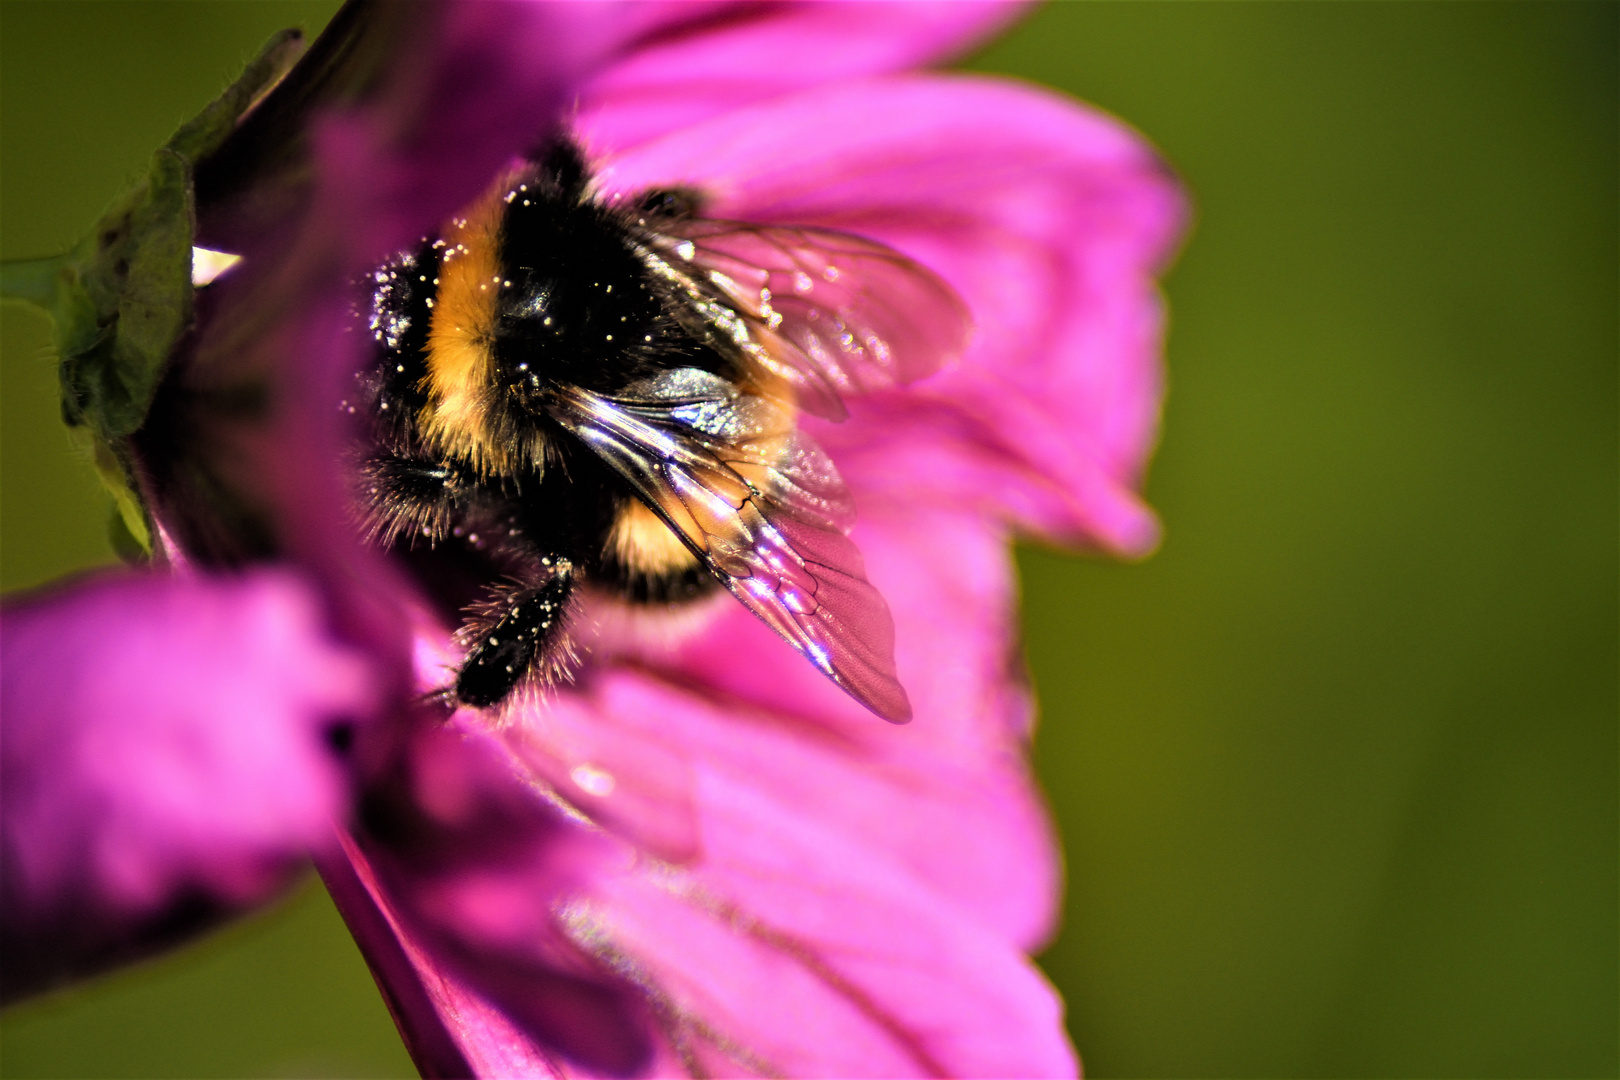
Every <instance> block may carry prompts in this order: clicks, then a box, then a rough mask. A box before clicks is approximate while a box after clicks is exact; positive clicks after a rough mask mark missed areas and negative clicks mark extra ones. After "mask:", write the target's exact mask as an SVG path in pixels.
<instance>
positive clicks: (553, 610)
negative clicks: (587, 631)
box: [455, 558, 574, 709]
mask: <svg viewBox="0 0 1620 1080" xmlns="http://www.w3.org/2000/svg"><path fill="white" fill-rule="evenodd" d="M543 563H544V575H543V577H541V578H540V579H539V580H537V581H531V582H526V583H524V584H521V585H510V586H502V587H500V588H499V589H497V590H496V593H495V595H494V596H493V597H492V598H491V599H490V600H489V601H487V602H486V603H484V604H481V605H479V608H478V610H477V611H476V612H475V617H474V618H473V619H472V620H471V621H470V622H469V623H468V624H467V625H466V626H465V627H464V628H463V629H462V631H461V633H460V635H459V637H460V638H461V641H462V644H464V645H465V646H467V649H468V652H467V659H466V662H465V663H463V664H462V665H461V670H460V671H459V672H458V673H457V674H456V685H455V696H456V700H458V701H460V702H462V703H463V704H466V705H471V706H473V707H475V708H480V709H482V708H488V707H489V706H491V705H496V704H499V703H500V702H501V701H503V700H504V699H505V698H506V696H507V695H508V694H510V693H511V692H512V691H513V689H514V688H516V687H517V685H518V684H519V683H520V682H522V681H523V680H524V679H525V678H527V677H528V676H529V674H530V672H534V673H535V674H536V675H537V676H538V677H539V678H541V679H546V678H548V677H551V676H552V675H553V674H554V671H561V670H566V667H567V661H568V659H569V657H568V655H567V654H568V653H569V649H568V647H567V644H566V640H565V637H564V629H563V627H564V621H565V616H566V615H567V612H568V601H569V599H570V597H571V596H572V595H573V591H574V568H573V564H572V563H570V562H569V561H568V560H567V559H559V558H550V559H546V560H543Z"/></svg>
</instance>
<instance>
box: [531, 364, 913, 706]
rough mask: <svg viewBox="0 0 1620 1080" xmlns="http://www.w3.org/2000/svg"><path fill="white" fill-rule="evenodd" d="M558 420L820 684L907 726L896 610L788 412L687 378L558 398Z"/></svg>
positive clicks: (826, 468) (666, 377)
mask: <svg viewBox="0 0 1620 1080" xmlns="http://www.w3.org/2000/svg"><path fill="white" fill-rule="evenodd" d="M549 411H550V412H551V415H552V416H553V417H554V418H555V419H556V420H557V422H558V423H560V424H561V425H562V426H563V427H565V428H567V429H568V430H569V431H570V432H572V433H573V434H574V435H575V436H577V437H578V438H579V439H580V440H581V441H583V442H584V443H585V444H586V445H587V446H589V447H590V448H591V449H592V450H593V451H595V452H596V453H597V454H599V455H600V456H601V457H602V459H603V460H604V461H606V462H607V463H608V464H609V465H611V466H612V467H613V468H614V469H615V470H616V471H618V473H619V474H620V475H622V476H623V477H624V478H625V479H626V480H628V481H629V482H630V484H631V485H632V486H633V487H634V488H635V490H636V493H637V494H638V495H639V496H640V497H641V499H642V501H644V502H645V503H646V504H647V506H648V507H650V508H651V509H652V510H653V511H654V512H655V513H656V514H657V515H658V516H659V517H660V518H662V519H663V521H664V523H665V524H666V525H668V526H669V527H670V528H671V529H672V530H673V531H674V532H675V534H676V535H677V536H679V537H680V538H681V540H682V541H683V542H684V543H685V544H686V546H687V547H688V548H690V549H691V550H692V552H693V553H694V554H695V555H697V557H698V558H699V559H701V560H702V562H703V564H704V565H705V566H707V567H708V568H709V570H710V571H712V572H713V573H714V574H715V576H716V577H718V578H719V579H720V580H721V581H722V582H724V583H725V586H726V588H728V589H730V590H731V592H732V593H733V595H735V596H736V597H737V599H739V600H741V601H742V602H743V604H744V605H746V606H747V607H748V608H749V610H751V611H753V612H754V614H756V615H758V616H759V617H760V618H761V619H764V620H765V622H766V623H767V624H768V625H769V626H770V627H771V629H773V630H775V631H776V632H777V633H778V634H780V635H782V637H783V638H785V639H786V640H787V641H788V643H789V644H790V645H792V646H793V647H794V648H796V649H798V650H799V652H801V653H803V654H804V655H805V657H806V658H807V659H809V660H810V662H811V663H812V664H814V665H815V666H816V667H817V668H819V669H820V670H821V671H822V673H823V674H825V675H826V676H827V677H828V678H830V679H832V680H833V682H835V683H837V684H838V685H839V686H841V687H843V688H844V689H845V690H846V691H848V692H849V693H850V694H851V695H852V696H853V697H855V698H856V699H857V700H859V701H860V702H862V703H863V704H864V705H866V706H867V707H868V708H870V709H871V710H872V711H873V712H875V713H877V714H878V715H880V716H883V717H885V718H887V719H890V720H897V721H900V720H907V719H910V717H911V704H910V702H909V701H908V700H907V699H906V692H905V690H904V689H903V688H902V687H901V686H900V683H899V681H898V680H897V679H896V678H895V671H894V623H893V620H892V619H891V618H890V617H889V609H888V606H887V605H886V604H885V603H884V602H883V597H882V596H881V595H879V594H878V591H877V590H876V589H874V588H873V587H872V586H871V584H870V583H868V582H867V580H866V571H865V567H864V565H863V563H862V561H861V554H860V551H859V550H857V549H856V547H855V545H854V544H852V543H851V542H850V541H849V539H848V538H847V537H846V536H845V535H844V533H845V530H846V529H848V527H849V524H850V522H851V521H852V519H853V516H854V512H853V507H852V505H851V503H850V501H849V494H848V492H847V491H846V490H845V488H844V483H843V481H842V480H841V479H840V478H839V476H838V471H837V470H836V469H835V468H834V467H833V464H832V462H831V461H830V460H829V459H828V458H827V456H826V454H824V453H823V452H822V451H821V448H820V447H818V446H816V444H815V443H814V441H812V440H811V439H810V438H809V437H808V436H807V435H805V434H804V433H803V432H801V431H799V430H797V429H796V428H795V426H794V424H793V416H792V411H791V410H790V409H789V408H787V407H785V406H783V405H782V404H780V403H778V402H774V401H771V400H769V399H767V398H763V397H759V396H756V395H753V394H745V393H742V392H741V391H739V390H738V389H737V388H736V387H734V386H732V385H731V384H730V383H729V382H727V381H725V380H724V379H721V378H719V377H717V376H715V375H711V374H709V373H708V372H705V371H699V370H697V369H694V368H682V369H679V370H676V371H671V372H666V373H664V374H661V375H658V376H656V377H654V378H652V379H648V380H646V381H645V382H642V383H638V384H636V385H634V386H632V387H630V388H629V389H628V390H627V391H626V392H625V393H623V394H621V395H616V396H614V397H612V398H607V397H603V396H601V395H598V394H594V393H592V392H590V391H588V390H584V389H581V388H578V387H571V386H563V387H557V388H556V389H555V390H554V391H553V392H552V396H551V403H550V406H549Z"/></svg>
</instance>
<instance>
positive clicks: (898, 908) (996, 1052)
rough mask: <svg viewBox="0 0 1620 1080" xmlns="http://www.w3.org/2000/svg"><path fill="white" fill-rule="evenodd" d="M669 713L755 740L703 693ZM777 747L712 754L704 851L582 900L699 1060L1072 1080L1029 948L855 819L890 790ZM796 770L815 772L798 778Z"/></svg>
mask: <svg viewBox="0 0 1620 1080" xmlns="http://www.w3.org/2000/svg"><path fill="white" fill-rule="evenodd" d="M662 696H663V697H665V698H667V697H668V695H662ZM672 705H675V706H676V707H673V708H672V707H671V706H672ZM659 716H660V718H661V719H662V720H663V721H664V722H665V723H666V724H667V725H669V726H670V727H672V728H679V729H683V730H684V729H687V728H691V727H707V728H710V729H720V730H723V731H725V732H726V733H727V734H729V735H730V736H731V737H732V738H734V739H736V740H738V741H751V740H753V738H754V736H755V735H756V734H757V731H756V730H751V729H753V728H754V724H751V723H750V722H749V719H747V718H745V719H741V720H739V719H738V718H737V717H735V716H732V715H729V714H728V713H727V712H725V711H723V710H714V709H712V708H710V707H708V706H706V705H705V704H704V703H702V702H700V701H695V700H694V701H692V702H690V703H684V704H677V703H676V702H672V701H668V700H666V701H664V702H663V708H662V709H661V710H660V713H659ZM757 722H758V721H757V720H756V721H755V724H757ZM714 733H715V734H718V733H719V731H715V732H714ZM769 742H770V740H767V741H766V743H764V744H756V750H759V751H765V753H760V754H759V756H758V757H757V758H754V759H753V760H755V761H764V760H767V758H769V759H770V760H772V761H773V762H774V763H775V767H774V768H770V769H768V770H766V771H765V772H764V773H763V774H755V773H753V772H751V771H750V770H749V769H747V768H740V767H739V765H740V764H742V763H740V762H739V761H738V760H737V758H738V757H739V756H741V755H734V756H732V757H731V758H729V759H728V758H727V757H725V756H721V755H712V754H711V755H706V756H705V757H704V758H703V759H701V760H700V761H699V762H698V763H697V764H696V766H695V768H696V770H697V774H698V775H697V795H698V805H699V807H700V827H701V830H702V835H703V851H704V854H703V857H702V859H701V860H700V861H698V862H696V863H693V864H690V865H689V866H687V867H684V868H679V869H676V868H653V867H646V868H637V869H636V870H634V871H632V872H629V873H626V874H623V875H621V876H619V877H617V878H614V879H608V880H607V881H605V882H601V883H599V884H598V885H597V886H596V888H595V890H594V896H593V897H591V898H587V899H586V900H585V901H584V902H583V903H582V904H580V905H578V906H576V907H575V908H573V909H572V911H573V915H572V919H573V922H572V928H573V930H574V933H575V934H576V936H577V937H578V938H579V939H580V940H582V941H584V942H587V943H589V942H598V943H601V944H600V947H602V948H604V949H607V950H610V951H611V953H612V954H615V955H623V956H625V957H626V958H628V960H629V962H630V963H632V964H633V965H634V966H635V969H636V970H638V971H640V972H642V973H643V974H642V978H643V979H644V980H645V981H646V982H647V983H649V984H650V986H651V987H652V988H653V991H654V993H655V994H656V995H657V996H658V999H659V1000H660V1001H661V1002H662V1007H661V1011H662V1012H663V1013H664V1014H665V1015H666V1017H667V1020H666V1026H667V1027H668V1028H669V1029H670V1030H671V1032H672V1036H671V1037H672V1039H673V1040H674V1042H675V1043H676V1045H677V1046H680V1045H681V1044H683V1043H684V1044H685V1046H686V1050H687V1053H686V1054H685V1055H683V1056H687V1057H689V1058H694V1059H696V1060H697V1061H698V1062H699V1063H702V1064H704V1065H707V1066H708V1067H709V1068H710V1070H712V1071H714V1072H731V1071H734V1070H738V1069H739V1068H740V1069H741V1070H742V1071H744V1072H747V1073H749V1074H756V1075H757V1074H764V1075H790V1076H889V1075H900V1076H1054V1075H1072V1074H1073V1072H1074V1069H1075V1063H1074V1058H1073V1055H1072V1052H1071V1051H1070V1049H1069V1047H1068V1044H1067V1042H1066V1040H1065V1038H1064V1035H1063V1029H1062V1022H1061V1012H1062V1008H1061V1004H1060V1003H1059V1001H1058V1000H1057V996H1056V995H1055V994H1054V993H1053V992H1052V990H1051V988H1050V987H1049V986H1047V985H1046V984H1045V982H1044V980H1042V979H1041V977H1040V976H1039V975H1038V974H1037V973H1036V972H1035V970H1034V968H1033V966H1032V965H1031V964H1030V963H1029V962H1028V960H1027V959H1026V958H1025V957H1024V955H1023V953H1022V951H1021V950H1020V949H1019V948H1018V947H1017V946H1015V945H1013V944H1012V943H1010V942H1008V941H1007V940H1006V939H1005V938H1004V937H1003V936H1002V935H1001V934H1000V933H998V932H996V931H995V930H994V929H993V928H991V927H990V926H987V925H986V924H985V923H983V922H980V921H979V920H978V919H976V918H974V917H973V916H972V915H970V914H969V913H968V912H966V911H964V910H963V909H962V908H961V907H958V906H957V905H955V904H954V903H952V902H950V901H949V900H948V899H946V898H945V897H943V896H941V895H940V894H939V893H938V892H936V891H935V889H934V888H933V887H932V883H930V882H928V881H926V880H925V879H923V878H921V877H919V876H917V875H915V874H913V873H912V872H910V870H909V868H908V867H906V866H905V864H904V863H903V862H899V861H897V860H895V859H894V858H893V857H892V854H891V852H890V850H889V849H888V848H887V847H886V846H885V845H884V844H883V843H881V842H873V841H872V839H871V838H870V837H868V836H866V835H865V834H863V833H862V832H861V831H859V830H857V829H851V828H849V827H848V826H849V824H850V822H849V820H848V819H849V817H850V816H853V815H850V814H849V813H848V811H841V810H840V809H839V808H838V806H837V804H838V803H839V802H840V801H841V800H842V799H843V798H844V797H845V795H846V794H850V795H852V797H853V798H854V799H856V800H857V801H859V800H861V799H862V798H863V796H870V795H872V794H874V792H875V789H876V788H877V787H878V785H877V784H864V785H858V786H857V787H856V788H855V790H854V791H853V792H846V791H842V790H840V789H839V788H837V787H836V786H835V785H836V783H837V782H838V781H840V780H844V779H847V778H849V777H850V775H851V773H852V771H858V770H851V769H850V768H849V767H848V765H847V764H844V763H838V762H836V760H835V759H836V757H837V755H836V754H833V755H828V754H825V753H823V754H820V755H817V754H806V755H801V756H800V757H798V758H796V759H795V758H782V757H774V756H772V755H770V754H769V753H768V752H769V751H780V750H784V749H789V746H784V745H782V744H780V743H778V745H775V746H771V745H769ZM829 759H833V760H832V761H831V764H832V767H831V768H828V767H827V766H828V765H829ZM790 765H797V767H798V769H799V770H800V771H801V772H802V773H803V776H802V778H800V779H799V780H798V781H796V782H790V783H782V782H781V781H782V779H783V776H784V773H785V772H786V771H787V767H788V766H790ZM947 778H948V777H945V778H941V779H947ZM882 779H883V780H885V781H887V782H888V783H891V784H895V786H896V787H899V788H903V785H904V784H905V782H906V781H911V780H916V779H918V777H917V776H915V775H907V776H904V777H902V776H894V775H891V776H884V777H882ZM962 794H963V795H964V797H965V798H967V799H971V798H972V794H971V793H968V792H964V793H962ZM892 799H893V797H892V796H890V800H892ZM904 801H905V802H906V803H907V804H908V805H907V806H906V808H907V809H910V810H912V811H913V812H919V813H924V814H926V813H928V812H929V811H930V810H931V809H933V808H934V804H933V803H932V800H930V799H926V798H924V799H910V800H904ZM886 808H887V807H886Z"/></svg>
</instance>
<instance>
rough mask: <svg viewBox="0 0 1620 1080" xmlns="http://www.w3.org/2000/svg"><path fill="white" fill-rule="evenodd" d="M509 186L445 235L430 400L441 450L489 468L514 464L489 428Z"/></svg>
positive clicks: (429, 417) (430, 428) (426, 422)
mask: <svg viewBox="0 0 1620 1080" xmlns="http://www.w3.org/2000/svg"><path fill="white" fill-rule="evenodd" d="M505 190H506V185H505V183H504V181H503V183H501V184H498V185H496V187H495V188H493V189H492V190H491V193H490V194H489V195H487V196H486V197H484V198H482V199H480V200H479V201H478V202H477V203H476V204H474V205H473V206H472V207H471V208H469V209H468V210H467V211H466V213H465V214H464V215H462V216H460V217H457V218H454V219H452V220H451V221H450V223H449V224H448V225H447V226H446V227H445V229H444V232H443V234H442V237H441V239H442V242H443V244H444V246H443V248H442V249H441V251H440V255H441V262H440V264H439V289H438V294H437V295H436V296H435V297H434V302H433V318H432V324H431V328H430V329H429V331H428V350H427V371H428V373H427V379H426V380H425V382H426V386H425V387H424V389H426V391H427V394H428V404H427V406H426V407H425V408H424V409H423V410H422V415H421V417H420V418H419V419H420V422H421V427H422V431H423V434H424V435H426V436H427V438H428V439H429V440H430V441H431V442H432V443H433V444H434V445H435V446H436V447H437V448H438V449H440V450H442V451H443V452H445V453H446V454H449V455H451V456H454V457H459V458H463V459H465V460H468V461H471V462H472V463H473V464H474V465H476V466H478V467H480V468H483V469H490V468H501V467H506V466H509V465H510V464H511V463H510V462H509V461H508V460H507V459H508V456H509V449H510V448H509V447H507V446H504V445H502V443H501V441H500V440H498V439H496V438H494V433H493V432H492V431H490V427H491V423H490V421H491V419H492V418H491V416H490V397H491V392H492V391H493V389H494V379H495V358H494V354H493V351H492V350H493V348H494V344H495V310H496V309H495V303H496V299H497V297H498V296H499V294H500V289H501V274H500V271H501V267H500V245H501V218H502V211H503V210H504V209H505V203H504V202H503V201H502V199H501V194H502V193H504V191H505Z"/></svg>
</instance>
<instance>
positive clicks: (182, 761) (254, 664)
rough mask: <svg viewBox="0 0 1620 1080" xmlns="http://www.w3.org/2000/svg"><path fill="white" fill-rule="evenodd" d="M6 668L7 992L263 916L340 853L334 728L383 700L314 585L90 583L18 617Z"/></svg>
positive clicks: (13, 617)
mask: <svg viewBox="0 0 1620 1080" xmlns="http://www.w3.org/2000/svg"><path fill="white" fill-rule="evenodd" d="M0 656H3V662H0V671H3V682H0V701H3V709H0V720H3V723H4V741H3V742H0V767H3V776H4V788H3V792H0V799H3V808H4V815H3V837H4V857H5V892H4V900H5V910H4V931H5V936H6V939H7V948H6V954H7V964H6V968H7V982H8V984H32V987H34V988H37V986H38V985H39V984H40V983H41V982H45V981H48V980H52V979H54V978H57V977H59V976H62V975H66V974H69V973H70V972H71V971H73V970H83V969H85V968H89V967H94V966H99V965H101V964H102V963H105V962H111V961H113V960H116V959H120V958H124V957H127V956H128V955H130V954H132V953H137V952H139V951H143V950H144V949H145V948H147V947H150V946H151V945H152V944H156V943H158V942H155V941H152V940H151V939H153V938H157V937H161V936H162V935H163V934H165V933H166V928H165V927H164V925H163V922H164V920H165V919H168V920H171V921H172V920H173V919H175V918H178V917H183V916H186V915H187V914H188V913H189V915H190V916H192V917H195V916H200V915H203V914H207V913H208V912H215V911H223V910H227V909H231V908H236V907H241V906H245V905H248V904H252V903H255V902H258V901H261V900H263V899H265V898H266V897H267V896H268V895H269V894H270V893H272V892H273V891H275V890H276V889H278V888H279V887H281V885H283V884H284V883H285V881H286V877H287V873H288V872H289V871H290V870H291V869H293V866H294V863H295V861H296V860H297V859H298V858H299V856H300V855H301V853H303V852H304V851H305V850H307V849H308V848H311V847H315V846H319V845H321V844H322V843H325V842H329V840H330V836H331V822H332V819H333V817H334V815H341V814H342V813H343V810H344V803H345V799H346V788H347V783H346V780H345V776H344V772H343V769H342V768H341V765H340V762H339V760H338V755H337V754H336V753H335V752H334V747H333V743H332V741H331V739H332V737H333V731H334V725H342V724H351V723H352V722H353V721H354V720H355V719H356V718H358V717H360V716H362V715H363V714H365V713H367V712H368V711H369V710H370V709H371V708H372V706H373V703H374V702H373V699H374V695H373V693H372V690H371V686H372V680H371V677H370V673H369V671H368V669H367V667H366V666H365V665H364V664H362V662H361V661H360V660H359V659H358V658H357V657H356V656H355V655H354V654H353V653H352V652H350V651H349V650H347V649H345V648H342V647H340V646H338V645H337V644H336V643H335V642H333V641H332V640H330V639H329V638H328V637H327V635H326V633H325V631H324V629H323V626H322V619H321V617H320V615H319V613H318V609H317V607H316V602H315V600H314V598H313V597H312V595H311V593H310V591H309V590H308V589H307V588H306V587H305V586H304V585H303V584H302V583H301V582H300V581H298V580H296V579H294V578H292V577H290V576H288V575H286V574H280V573H260V574H255V575H252V576H249V577H245V578H240V579H193V580H184V579H164V578H158V577H148V576H133V575H122V576H113V577H106V578H102V579H99V580H93V581H90V582H87V583H85V584H82V585H80V586H77V587H75V588H73V589H72V590H70V591H67V592H63V593H59V594H56V595H49V596H38V597H34V598H32V599H28V600H24V601H22V602H20V603H16V604H13V605H9V606H8V607H7V609H6V611H5V614H4V620H3V622H0ZM182 921H184V919H183V918H182ZM167 929H180V927H179V926H175V927H170V928H167ZM9 989H10V986H9V985H8V991H9Z"/></svg>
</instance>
